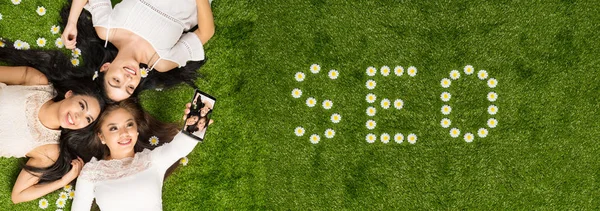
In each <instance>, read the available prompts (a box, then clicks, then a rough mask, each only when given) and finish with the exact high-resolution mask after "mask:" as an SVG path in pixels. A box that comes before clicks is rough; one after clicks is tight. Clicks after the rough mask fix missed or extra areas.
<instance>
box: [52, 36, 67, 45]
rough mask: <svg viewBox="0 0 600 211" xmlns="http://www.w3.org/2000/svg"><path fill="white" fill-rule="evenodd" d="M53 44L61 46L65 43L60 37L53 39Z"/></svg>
mask: <svg viewBox="0 0 600 211" xmlns="http://www.w3.org/2000/svg"><path fill="white" fill-rule="evenodd" d="M54 45H56V47H57V48H62V47H64V46H65V44H64V43H63V41H62V39H60V37H59V38H56V41H54Z"/></svg>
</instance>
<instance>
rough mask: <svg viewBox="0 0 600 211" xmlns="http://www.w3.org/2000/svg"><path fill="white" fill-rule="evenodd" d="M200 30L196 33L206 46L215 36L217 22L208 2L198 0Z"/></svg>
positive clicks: (206, 0)
mask: <svg viewBox="0 0 600 211" xmlns="http://www.w3.org/2000/svg"><path fill="white" fill-rule="evenodd" d="M196 7H197V9H198V29H196V31H194V33H195V34H196V35H197V36H198V38H200V41H201V42H202V44H205V43H206V42H207V41H208V40H209V39H210V38H211V37H212V36H213V35H214V34H215V22H214V18H213V14H212V10H211V9H210V3H209V2H208V0H196Z"/></svg>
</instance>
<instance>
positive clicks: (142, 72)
mask: <svg viewBox="0 0 600 211" xmlns="http://www.w3.org/2000/svg"><path fill="white" fill-rule="evenodd" d="M148 73H150V70H148V68H145V67H143V68H142V69H140V76H142V78H146V77H148Z"/></svg>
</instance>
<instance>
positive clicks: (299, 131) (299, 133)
mask: <svg viewBox="0 0 600 211" xmlns="http://www.w3.org/2000/svg"><path fill="white" fill-rule="evenodd" d="M304 132H305V130H304V128H302V127H297V128H296V129H294V133H295V134H296V136H303V135H304Z"/></svg>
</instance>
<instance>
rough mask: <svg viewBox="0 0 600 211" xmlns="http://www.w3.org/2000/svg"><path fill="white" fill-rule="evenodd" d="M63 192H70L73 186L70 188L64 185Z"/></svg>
mask: <svg viewBox="0 0 600 211" xmlns="http://www.w3.org/2000/svg"><path fill="white" fill-rule="evenodd" d="M63 190H64V191H71V190H73V186H71V185H69V184H68V185H65V187H63Z"/></svg>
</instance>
